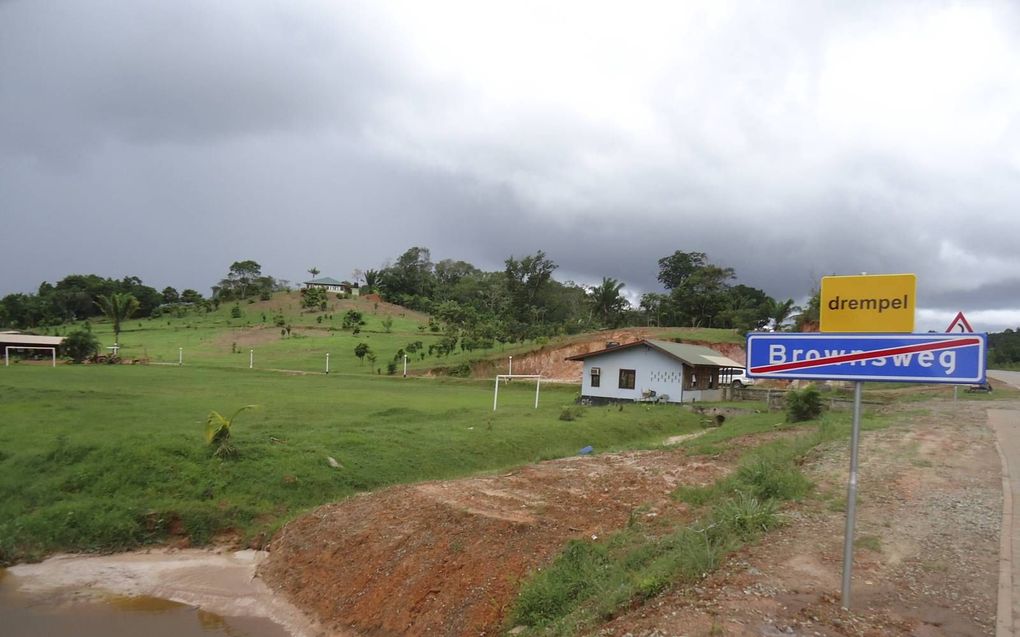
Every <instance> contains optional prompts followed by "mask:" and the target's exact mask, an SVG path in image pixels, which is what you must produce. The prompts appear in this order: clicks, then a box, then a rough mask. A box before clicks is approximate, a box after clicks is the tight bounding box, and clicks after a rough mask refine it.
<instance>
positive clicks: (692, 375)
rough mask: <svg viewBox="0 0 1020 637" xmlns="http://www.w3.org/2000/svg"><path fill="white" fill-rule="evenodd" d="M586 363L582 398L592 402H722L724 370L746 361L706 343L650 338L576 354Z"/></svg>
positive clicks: (573, 357)
mask: <svg viewBox="0 0 1020 637" xmlns="http://www.w3.org/2000/svg"><path fill="white" fill-rule="evenodd" d="M567 360H568V361H582V362H583V363H584V372H583V374H582V376H581V398H582V399H583V400H588V401H590V402H595V403H600V402H615V401H642V400H644V401H655V402H668V403H683V402H694V401H698V400H720V399H721V398H722V391H721V390H720V389H719V372H720V370H721V369H724V368H733V367H743V365H742V364H741V363H738V362H736V361H734V360H731V359H729V358H727V357H725V356H723V355H722V354H720V353H718V352H716V351H714V350H711V349H709V348H707V347H702V346H700V345H688V344H684V343H672V342H669V341H657V340H651V339H645V340H641V341H635V342H633V343H627V344H624V345H616V344H609V346H607V347H606V348H605V349H601V350H598V351H594V352H588V353H587V354H579V355H577V356H570V357H568V358H567Z"/></svg>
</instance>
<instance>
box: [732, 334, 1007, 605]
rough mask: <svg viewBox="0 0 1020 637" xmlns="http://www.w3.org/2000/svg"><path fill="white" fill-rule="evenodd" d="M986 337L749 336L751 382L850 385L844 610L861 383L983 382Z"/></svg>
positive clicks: (847, 593) (850, 566)
mask: <svg viewBox="0 0 1020 637" xmlns="http://www.w3.org/2000/svg"><path fill="white" fill-rule="evenodd" d="M987 351H988V337H987V335H986V334H966V335H961V334H937V333H936V334H930V333H929V334H842V333H838V334H826V333H817V332H812V333H755V334H750V335H749V336H748V337H747V375H748V377H750V378H774V379H784V380H792V379H807V380H849V381H855V382H854V415H853V427H852V429H851V434H850V479H849V481H848V483H847V501H846V531H845V535H844V537H843V591H842V592H843V600H842V601H843V607H844V608H850V591H851V579H852V575H853V551H854V525H855V523H856V518H857V483H858V479H857V478H858V476H857V471H858V450H859V446H860V436H861V391H862V390H861V387H862V382H863V381H879V382H881V381H891V382H908V383H944V384H950V383H951V384H956V385H958V384H960V383H974V384H983V383H984V382H985V365H986V360H985V359H986V356H987Z"/></svg>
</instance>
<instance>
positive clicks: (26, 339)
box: [0, 332, 64, 347]
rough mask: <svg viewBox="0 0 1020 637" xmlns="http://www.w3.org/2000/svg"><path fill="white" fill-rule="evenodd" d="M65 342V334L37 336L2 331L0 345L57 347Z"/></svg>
mask: <svg viewBox="0 0 1020 637" xmlns="http://www.w3.org/2000/svg"><path fill="white" fill-rule="evenodd" d="M63 342H64V337H63V336H36V335H35V334H15V333H11V332H3V333H0V345H8V346H11V347H17V346H19V345H24V346H28V347H31V346H39V347H55V346H59V345H61V344H63Z"/></svg>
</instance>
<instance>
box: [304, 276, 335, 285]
mask: <svg viewBox="0 0 1020 637" xmlns="http://www.w3.org/2000/svg"><path fill="white" fill-rule="evenodd" d="M304 284H305V285H343V283H341V282H340V281H337V280H336V279H334V278H333V277H328V276H324V277H321V278H318V279H312V280H311V281H305V283H304Z"/></svg>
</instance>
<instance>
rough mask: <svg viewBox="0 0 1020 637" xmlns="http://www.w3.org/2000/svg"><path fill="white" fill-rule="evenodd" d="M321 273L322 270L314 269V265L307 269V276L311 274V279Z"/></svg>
mask: <svg viewBox="0 0 1020 637" xmlns="http://www.w3.org/2000/svg"><path fill="white" fill-rule="evenodd" d="M321 271H322V270H320V269H319V268H317V267H315V266H314V265H313V266H312V267H310V268H308V270H307V272H308V274H311V275H312V278H313V279H314V278H315V277H317V276H319V272H321Z"/></svg>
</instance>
